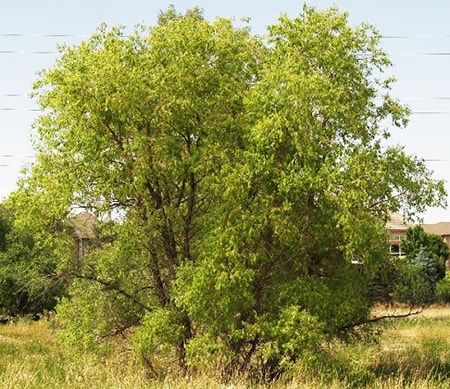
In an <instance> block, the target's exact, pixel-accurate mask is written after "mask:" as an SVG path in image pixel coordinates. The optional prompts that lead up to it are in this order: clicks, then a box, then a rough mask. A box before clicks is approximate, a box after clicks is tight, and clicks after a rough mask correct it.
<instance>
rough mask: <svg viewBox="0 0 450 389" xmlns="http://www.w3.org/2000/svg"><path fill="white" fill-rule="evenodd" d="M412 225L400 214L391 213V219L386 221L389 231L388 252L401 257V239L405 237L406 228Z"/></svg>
mask: <svg viewBox="0 0 450 389" xmlns="http://www.w3.org/2000/svg"><path fill="white" fill-rule="evenodd" d="M410 227H413V225H412V224H409V223H406V222H405V221H404V219H403V216H402V215H399V214H396V213H395V214H392V215H391V219H390V220H389V222H388V223H387V226H386V228H387V230H388V233H389V253H390V254H391V255H394V256H397V257H403V256H404V253H403V252H402V241H403V240H405V238H406V230H407V229H408V228H410Z"/></svg>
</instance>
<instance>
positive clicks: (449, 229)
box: [423, 222, 450, 236]
mask: <svg viewBox="0 0 450 389" xmlns="http://www.w3.org/2000/svg"><path fill="white" fill-rule="evenodd" d="M423 230H424V231H425V232H426V233H428V234H435V235H439V236H445V235H450V222H439V223H436V224H424V225H423Z"/></svg>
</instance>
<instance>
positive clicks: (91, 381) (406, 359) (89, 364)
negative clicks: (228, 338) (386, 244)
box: [0, 307, 450, 389]
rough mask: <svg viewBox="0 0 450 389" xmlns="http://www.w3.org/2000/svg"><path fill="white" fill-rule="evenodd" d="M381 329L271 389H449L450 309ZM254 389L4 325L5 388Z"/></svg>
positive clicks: (331, 349)
mask: <svg viewBox="0 0 450 389" xmlns="http://www.w3.org/2000/svg"><path fill="white" fill-rule="evenodd" d="M379 313H380V312H378V314H379ZM390 313H392V312H390ZM397 313H398V311H397ZM380 326H381V327H382V328H383V333H382V335H381V338H380V341H379V342H360V343H352V344H343V343H336V344H330V345H327V346H326V349H327V352H328V353H329V354H330V355H331V356H333V360H335V361H337V363H336V364H332V365H330V366H328V368H325V369H323V371H322V374H318V373H317V372H308V371H304V370H303V371H302V370H301V369H300V370H299V372H298V374H296V375H295V376H294V377H293V378H292V379H291V380H289V381H288V382H284V383H282V382H276V383H272V384H271V385H270V388H274V389H277V388H344V387H354V388H357V387H368V388H369V387H370V388H434V387H436V388H450V383H448V382H449V381H450V307H434V308H430V309H427V310H425V311H424V312H423V313H421V314H419V315H415V316H414V317H409V318H405V319H401V320H395V321H394V322H390V323H383V324H380ZM249 387H250V388H257V387H263V386H262V385H256V384H253V385H252V384H250V383H249V382H248V381H246V380H245V379H243V378H239V379H236V380H234V381H233V382H228V383H227V384H223V383H220V382H219V381H218V380H217V379H215V378H213V377H209V376H206V375H200V376H197V377H195V378H191V379H186V378H180V377H171V378H165V379H156V378H151V377H149V376H148V375H147V374H146V371H145V369H144V368H143V367H142V366H140V364H139V363H137V362H136V361H135V360H134V359H133V357H132V354H131V353H130V352H129V351H126V350H116V351H115V352H113V353H111V354H109V355H94V354H91V353H79V352H74V351H73V350H69V349H67V348H66V347H64V346H62V345H61V343H60V342H59V341H58V338H57V336H55V331H54V330H52V329H51V327H50V325H49V324H48V323H47V322H45V321H40V322H30V321H28V322H26V321H21V322H18V323H15V324H6V325H1V326H0V388H1V389H3V388H5V389H6V388H8V389H13V388H109V389H115V388H190V389H194V388H199V389H200V388H213V389H214V388H217V389H218V388H220V389H225V388H226V389H232V388H249ZM267 387H269V386H267Z"/></svg>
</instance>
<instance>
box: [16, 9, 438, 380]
mask: <svg viewBox="0 0 450 389" xmlns="http://www.w3.org/2000/svg"><path fill="white" fill-rule="evenodd" d="M379 39H380V35H379V34H378V33H377V32H376V31H375V30H374V29H373V28H372V27H371V26H368V25H361V26H357V27H351V26H349V23H348V20H347V15H346V14H341V13H340V12H339V11H338V10H337V9H336V8H332V9H329V10H326V11H323V12H319V11H317V10H315V9H314V8H310V7H306V6H305V7H304V8H303V10H302V12H301V13H300V14H299V16H298V17H297V18H292V19H291V18H289V17H287V16H281V17H280V19H279V22H278V24H276V25H273V26H270V27H269V29H268V33H267V36H266V37H258V36H254V35H252V34H251V31H250V29H248V28H238V27H235V26H234V25H233V22H232V21H231V20H228V19H225V18H220V19H217V20H216V21H214V22H210V21H208V20H206V19H205V18H204V17H203V15H202V12H200V11H199V10H198V9H193V10H190V11H188V12H186V14H184V15H183V14H178V13H177V12H176V11H175V10H174V8H169V9H168V10H167V11H166V12H163V13H161V14H160V17H159V22H158V24H157V25H156V26H154V27H150V28H146V27H140V28H138V29H137V30H136V31H135V33H134V34H132V35H129V36H124V35H123V30H122V29H121V28H112V29H108V28H107V27H106V26H101V27H100V28H99V29H98V31H97V33H96V34H94V35H93V36H92V37H90V38H89V39H88V40H86V41H84V42H82V43H80V44H79V45H76V46H73V47H62V48H61V54H60V57H59V59H58V60H57V61H56V63H55V64H54V66H53V67H52V68H50V69H47V70H43V71H42V72H41V73H40V75H39V79H38V80H37V82H36V83H35V85H34V96H35V97H36V99H37V101H38V102H39V104H40V105H41V107H42V114H41V115H40V117H39V119H38V120H37V122H36V124H35V129H36V136H35V142H34V144H35V149H36V153H37V160H36V163H35V164H34V165H33V166H32V167H31V168H30V169H29V171H28V172H27V173H26V174H25V176H24V177H23V179H22V180H21V183H20V189H19V190H18V191H17V192H16V193H15V194H13V195H12V196H11V199H10V202H11V203H12V204H13V205H14V207H15V209H16V212H17V214H18V220H17V223H18V224H21V225H27V226H29V227H30V228H34V229H35V230H36V231H51V226H52V225H55V224H57V223H58V222H60V221H61V220H64V219H65V218H67V216H68V215H69V214H70V212H73V211H74V210H75V209H79V208H83V209H87V210H90V211H91V212H93V213H95V214H96V216H97V217H98V219H99V221H100V236H99V238H98V242H97V243H96V244H95V245H94V247H92V248H91V250H90V252H89V253H88V254H87V255H86V257H85V258H84V259H83V262H82V263H81V265H80V266H79V267H74V266H73V264H71V263H70V262H69V261H67V260H65V259H64V258H63V257H61V264H60V267H59V268H60V271H61V272H62V273H65V274H67V275H68V276H70V277H72V279H73V282H72V285H71V287H70V292H69V296H68V298H66V299H64V300H63V301H62V302H61V304H60V305H59V307H58V315H59V316H60V318H61V322H62V323H63V324H64V325H65V326H66V328H67V329H68V330H69V333H70V335H68V338H70V339H73V338H74V337H76V338H77V339H78V340H79V339H80V338H82V339H83V340H85V341H86V342H91V341H95V340H96V339H100V338H103V337H104V336H107V335H114V334H122V335H124V336H126V337H128V339H129V341H130V343H131V344H132V345H133V347H134V348H135V350H136V351H137V352H139V353H140V355H141V356H142V357H143V358H144V359H145V360H146V361H147V362H148V363H150V364H151V363H152V361H153V358H154V357H155V356H158V355H161V354H165V355H167V354H170V353H171V352H174V353H175V355H176V356H177V360H178V362H179V364H180V366H182V367H183V368H185V369H186V368H195V367H201V366H200V365H201V364H203V365H204V364H205V363H213V364H217V363H219V364H220V365H219V366H221V368H223V369H225V370H227V369H230V371H232V370H233V369H236V368H239V369H242V368H245V369H251V370H252V371H256V372H258V373H259V374H262V375H264V376H266V377H272V376H274V375H276V374H279V373H280V372H281V371H284V370H285V369H288V368H289V367H290V366H292V365H293V364H295V361H296V360H297V359H298V358H301V357H302V356H303V355H306V354H308V353H311V352H315V351H316V350H317V348H318V347H319V345H320V342H321V341H323V340H324V339H326V338H327V337H333V336H339V335H340V334H342V333H345V332H346V331H348V330H349V329H350V328H352V327H353V326H354V325H357V324H361V323H364V321H365V320H367V317H368V308H369V306H370V302H369V299H368V293H369V291H368V290H367V285H369V284H370V282H368V280H369V279H370V277H371V276H372V274H373V273H374V271H375V270H376V269H377V268H378V267H379V266H381V265H382V264H383V262H384V261H386V260H388V259H387V255H386V250H387V249H386V247H387V245H386V231H385V223H386V221H387V219H388V216H389V213H390V212H397V211H400V210H402V211H404V212H406V213H407V214H408V215H414V213H415V212H422V211H423V210H424V209H425V208H426V207H427V206H430V205H442V204H443V203H444V194H445V193H444V187H443V183H442V182H436V181H435V180H433V178H432V173H431V172H430V171H429V170H428V169H427V168H426V166H425V164H424V162H423V160H421V159H419V158H417V157H414V156H410V155H407V154H406V153H405V151H404V149H403V148H402V147H390V146H386V142H385V140H386V138H389V133H390V129H391V128H392V127H402V126H404V125H406V123H407V115H408V109H407V108H406V107H404V106H402V105H401V104H399V103H398V102H397V101H396V100H395V99H393V98H392V97H391V96H390V95H389V90H390V86H391V84H392V82H393V80H392V79H391V78H387V77H383V71H384V70H385V69H386V67H388V66H389V65H390V61H389V59H388V57H387V55H386V53H385V52H383V51H382V50H381V49H380V47H379ZM41 235H42V239H44V240H45V239H47V240H48V239H50V240H51V239H52V235H51V234H49V233H42V234H41ZM355 262H357V263H360V264H363V265H364V267H365V271H364V272H361V271H360V269H359V267H358V266H355ZM227 371H228V370H227Z"/></svg>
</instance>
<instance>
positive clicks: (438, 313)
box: [371, 305, 450, 319]
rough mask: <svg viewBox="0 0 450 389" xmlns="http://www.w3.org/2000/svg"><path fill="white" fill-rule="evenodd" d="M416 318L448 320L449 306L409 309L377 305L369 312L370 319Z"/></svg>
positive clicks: (449, 315) (402, 306)
mask: <svg viewBox="0 0 450 389" xmlns="http://www.w3.org/2000/svg"><path fill="white" fill-rule="evenodd" d="M396 316H405V317H406V316H416V317H419V318H426V319H440V318H442V319H445V318H450V305H429V306H425V307H420V306H419V307H409V306H405V305H388V306H385V305H378V306H375V307H374V308H373V309H372V311H371V318H373V319H376V318H381V317H396Z"/></svg>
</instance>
